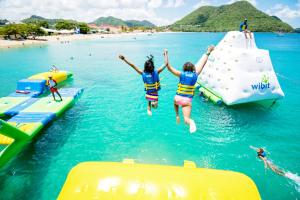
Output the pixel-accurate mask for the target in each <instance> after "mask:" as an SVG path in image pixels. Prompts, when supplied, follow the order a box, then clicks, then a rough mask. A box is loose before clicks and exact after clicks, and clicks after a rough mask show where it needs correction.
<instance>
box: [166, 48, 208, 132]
mask: <svg viewBox="0 0 300 200" xmlns="http://www.w3.org/2000/svg"><path fill="white" fill-rule="evenodd" d="M213 50H214V46H209V47H208V48H207V52H206V54H204V55H203V56H202V58H201V61H200V62H199V63H198V66H197V67H195V66H194V64H193V63H191V62H187V63H185V64H184V65H183V71H182V72H181V71H179V70H177V69H175V68H174V67H172V66H171V65H170V63H169V57H168V51H167V50H165V51H164V57H165V65H166V66H167V68H168V70H169V71H170V72H171V73H172V74H174V75H175V76H177V77H179V83H178V89H177V92H176V95H175V97H174V108H175V113H176V122H177V123H180V117H179V114H178V109H179V106H182V113H183V117H184V122H185V123H186V124H188V125H189V126H190V133H194V132H195V131H196V130H197V128H196V124H195V122H194V120H192V119H191V118H190V115H191V110H192V99H193V96H194V89H195V84H196V82H197V79H198V76H199V74H200V73H201V71H202V69H203V67H204V66H205V64H206V62H207V60H208V56H209V55H210V53H211V52H212V51H213Z"/></svg>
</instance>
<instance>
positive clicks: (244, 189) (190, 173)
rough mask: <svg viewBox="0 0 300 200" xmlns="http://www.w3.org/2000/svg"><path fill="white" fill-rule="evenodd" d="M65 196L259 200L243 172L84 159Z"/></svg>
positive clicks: (73, 172)
mask: <svg viewBox="0 0 300 200" xmlns="http://www.w3.org/2000/svg"><path fill="white" fill-rule="evenodd" d="M58 199H59V200H68V199H105V200H111V199H122V200H126V199H155V200H159V199H161V200H162V199H182V200H184V199H186V200H191V199H223V200H227V199H228V200H229V199H239V200H244V199H251V200H259V199H261V198H260V194H259V192H258V189H257V187H256V185H255V183H254V182H253V181H252V180H251V179H250V178H249V177H248V176H246V175H244V174H241V173H237V172H231V171H223V170H215V169H204V168H197V167H196V164H195V163H194V162H192V161H184V165H183V167H178V166H164V165H151V164H136V163H135V162H134V160H132V159H124V160H123V162H122V163H119V162H84V163H80V164H78V165H77V166H75V167H74V168H73V169H72V170H71V171H70V173H69V175H68V177H67V180H66V182H65V184H64V186H63V188H62V190H61V192H60V194H59V196H58Z"/></svg>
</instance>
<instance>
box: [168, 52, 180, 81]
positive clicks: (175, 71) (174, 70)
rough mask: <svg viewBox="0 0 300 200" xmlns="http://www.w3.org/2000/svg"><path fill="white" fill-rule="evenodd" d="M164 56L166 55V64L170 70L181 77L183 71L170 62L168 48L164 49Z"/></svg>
mask: <svg viewBox="0 0 300 200" xmlns="http://www.w3.org/2000/svg"><path fill="white" fill-rule="evenodd" d="M164 57H165V65H166V66H167V68H168V70H169V71H170V72H171V73H172V74H174V75H175V76H178V77H179V76H180V74H181V72H180V71H179V70H177V69H175V68H174V67H172V66H171V65H170V63H169V56H168V50H167V49H165V50H164Z"/></svg>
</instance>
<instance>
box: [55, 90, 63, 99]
mask: <svg viewBox="0 0 300 200" xmlns="http://www.w3.org/2000/svg"><path fill="white" fill-rule="evenodd" d="M56 94H57V95H58V96H59V98H60V100H61V101H62V98H61V96H60V94H59V92H58V91H57V92H56Z"/></svg>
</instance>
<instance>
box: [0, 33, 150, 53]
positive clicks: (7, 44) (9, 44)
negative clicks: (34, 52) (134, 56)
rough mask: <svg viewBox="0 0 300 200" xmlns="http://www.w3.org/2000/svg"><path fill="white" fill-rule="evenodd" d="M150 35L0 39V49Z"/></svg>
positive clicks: (78, 35)
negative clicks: (20, 39) (21, 39)
mask: <svg viewBox="0 0 300 200" xmlns="http://www.w3.org/2000/svg"><path fill="white" fill-rule="evenodd" d="M149 34H151V33H146V32H142V33H118V34H87V35H84V34H76V35H53V36H41V37H38V39H39V40H23V41H16V40H4V39H0V49H10V48H17V47H25V46H32V45H37V46H38V45H40V46H41V45H47V44H49V43H54V42H58V43H63V42H69V41H76V40H96V39H103V38H120V37H128V36H129V37H130V36H132V37H135V36H139V35H149Z"/></svg>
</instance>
